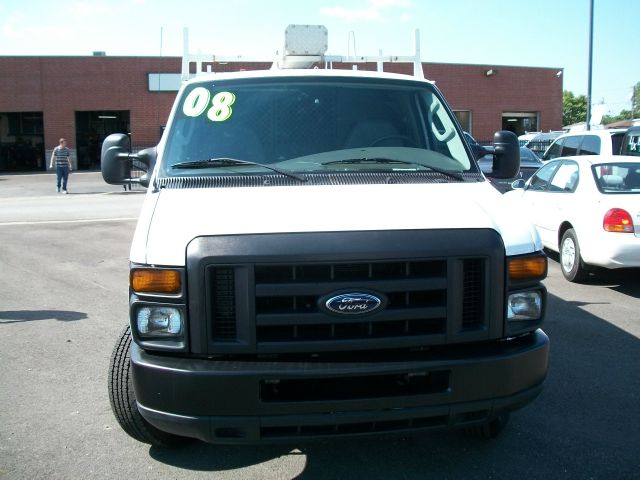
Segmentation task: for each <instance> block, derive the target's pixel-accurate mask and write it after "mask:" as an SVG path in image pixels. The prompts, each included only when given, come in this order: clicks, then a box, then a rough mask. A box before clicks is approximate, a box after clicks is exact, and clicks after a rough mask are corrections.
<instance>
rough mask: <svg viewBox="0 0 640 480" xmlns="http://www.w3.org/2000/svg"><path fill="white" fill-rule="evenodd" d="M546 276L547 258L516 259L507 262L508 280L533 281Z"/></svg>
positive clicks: (539, 256)
mask: <svg viewBox="0 0 640 480" xmlns="http://www.w3.org/2000/svg"><path fill="white" fill-rule="evenodd" d="M546 276H547V257H545V256H544V255H536V256H535V257H516V258H512V259H510V260H509V280H535V279H538V278H539V279H542V278H544V277H546Z"/></svg>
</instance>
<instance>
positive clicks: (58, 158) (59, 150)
mask: <svg viewBox="0 0 640 480" xmlns="http://www.w3.org/2000/svg"><path fill="white" fill-rule="evenodd" d="M54 160H55V162H56V191H57V192H58V193H60V184H61V183H62V193H69V192H68V191H67V180H68V179H69V173H70V172H71V150H69V148H68V147H67V141H66V140H65V139H64V138H61V139H60V144H59V145H58V146H57V147H56V148H54V149H53V153H52V154H51V161H50V162H49V168H53V162H54Z"/></svg>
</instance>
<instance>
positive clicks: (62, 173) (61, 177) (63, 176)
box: [56, 165, 69, 190]
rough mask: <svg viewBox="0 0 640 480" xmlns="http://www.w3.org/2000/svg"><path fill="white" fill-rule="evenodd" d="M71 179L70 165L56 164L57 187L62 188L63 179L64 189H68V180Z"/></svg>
mask: <svg viewBox="0 0 640 480" xmlns="http://www.w3.org/2000/svg"><path fill="white" fill-rule="evenodd" d="M68 179H69V167H68V166H66V165H56V187H58V189H59V188H60V182H61V181H62V190H66V189H67V180H68Z"/></svg>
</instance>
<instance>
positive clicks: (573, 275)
mask: <svg viewBox="0 0 640 480" xmlns="http://www.w3.org/2000/svg"><path fill="white" fill-rule="evenodd" d="M559 250H560V269H561V270H562V275H564V278H566V279H567V280H569V281H570V282H579V281H580V280H584V279H585V278H586V276H587V271H586V269H585V266H584V262H583V261H582V257H581V256H580V244H579V243H578V237H577V235H576V232H575V230H574V229H573V228H570V229H568V230H567V231H566V232H564V234H563V235H562V240H561V241H560V249H559Z"/></svg>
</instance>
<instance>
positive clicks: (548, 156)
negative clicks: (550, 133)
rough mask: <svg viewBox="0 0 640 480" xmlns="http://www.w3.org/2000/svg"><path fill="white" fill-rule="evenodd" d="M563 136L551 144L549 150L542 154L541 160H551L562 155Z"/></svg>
mask: <svg viewBox="0 0 640 480" xmlns="http://www.w3.org/2000/svg"><path fill="white" fill-rule="evenodd" d="M564 141H565V139H564V138H559V139H558V140H556V141H555V142H553V143H552V144H551V146H550V147H549V150H547V152H546V153H545V154H544V158H543V160H553V159H554V158H557V157H559V156H560V155H562V146H563V145H564Z"/></svg>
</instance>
